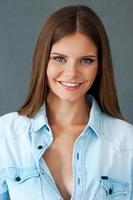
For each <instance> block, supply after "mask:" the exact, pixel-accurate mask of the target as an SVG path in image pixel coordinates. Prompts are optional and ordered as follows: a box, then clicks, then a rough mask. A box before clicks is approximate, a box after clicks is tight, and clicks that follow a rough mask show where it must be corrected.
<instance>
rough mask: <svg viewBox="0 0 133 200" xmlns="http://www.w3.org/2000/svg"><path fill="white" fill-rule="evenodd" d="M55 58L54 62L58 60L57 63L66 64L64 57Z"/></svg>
mask: <svg viewBox="0 0 133 200" xmlns="http://www.w3.org/2000/svg"><path fill="white" fill-rule="evenodd" d="M53 58H54V60H56V61H57V62H65V59H64V57H62V56H55V57H53Z"/></svg>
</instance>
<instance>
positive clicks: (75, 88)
mask: <svg viewBox="0 0 133 200" xmlns="http://www.w3.org/2000/svg"><path fill="white" fill-rule="evenodd" d="M61 82H66V81H58V83H59V84H60V85H61V86H63V88H65V89H67V90H77V89H79V88H80V87H81V85H82V83H80V85H78V86H76V87H72V86H65V85H63V84H62V83H61ZM68 83H72V82H68Z"/></svg>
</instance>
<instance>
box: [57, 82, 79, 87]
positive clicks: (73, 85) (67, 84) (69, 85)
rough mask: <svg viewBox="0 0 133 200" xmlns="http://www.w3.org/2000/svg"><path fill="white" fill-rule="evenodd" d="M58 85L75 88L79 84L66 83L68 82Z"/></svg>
mask: <svg viewBox="0 0 133 200" xmlns="http://www.w3.org/2000/svg"><path fill="white" fill-rule="evenodd" d="M60 83H61V84H62V85H65V86H68V87H75V86H79V85H80V83H68V82H60Z"/></svg>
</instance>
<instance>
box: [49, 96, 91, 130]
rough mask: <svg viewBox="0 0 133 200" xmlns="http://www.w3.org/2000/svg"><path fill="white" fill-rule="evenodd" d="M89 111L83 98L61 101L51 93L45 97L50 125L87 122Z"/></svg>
mask: <svg viewBox="0 0 133 200" xmlns="http://www.w3.org/2000/svg"><path fill="white" fill-rule="evenodd" d="M89 113H90V107H89V105H88V104H87V102H86V100H85V98H82V99H80V100H78V101H75V102H70V101H63V100H61V99H59V98H55V97H54V98H53V97H52V96H51V95H49V96H48V98H47V116H48V121H49V124H50V125H59V126H61V127H66V126H77V125H79V126H80V125H81V126H82V125H85V124H87V122H88V119H89Z"/></svg>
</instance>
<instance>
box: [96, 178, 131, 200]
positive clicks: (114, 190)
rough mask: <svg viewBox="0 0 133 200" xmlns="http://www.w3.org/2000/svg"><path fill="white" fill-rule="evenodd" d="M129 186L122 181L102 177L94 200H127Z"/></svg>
mask: <svg viewBox="0 0 133 200" xmlns="http://www.w3.org/2000/svg"><path fill="white" fill-rule="evenodd" d="M128 190H129V184H128V183H126V182H124V181H119V180H117V179H113V178H109V177H107V176H102V177H101V179H100V184H99V187H98V189H97V192H96V195H95V198H94V199H95V200H99V199H102V200H127V199H128Z"/></svg>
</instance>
